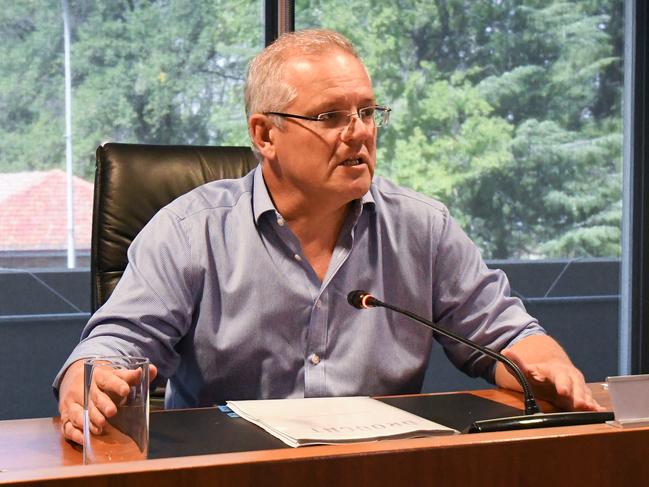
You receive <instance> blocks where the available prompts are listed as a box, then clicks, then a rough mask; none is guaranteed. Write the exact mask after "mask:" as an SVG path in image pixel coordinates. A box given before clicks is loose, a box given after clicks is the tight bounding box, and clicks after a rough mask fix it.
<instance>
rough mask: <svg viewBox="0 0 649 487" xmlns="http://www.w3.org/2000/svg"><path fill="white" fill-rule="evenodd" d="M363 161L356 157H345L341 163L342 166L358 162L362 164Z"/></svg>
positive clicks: (353, 164)
mask: <svg viewBox="0 0 649 487" xmlns="http://www.w3.org/2000/svg"><path fill="white" fill-rule="evenodd" d="M362 163H363V161H362V160H361V159H360V158H358V159H347V160H345V161H343V162H342V163H341V165H343V166H358V165H359V164H362Z"/></svg>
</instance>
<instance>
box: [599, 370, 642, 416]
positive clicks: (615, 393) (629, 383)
mask: <svg viewBox="0 0 649 487" xmlns="http://www.w3.org/2000/svg"><path fill="white" fill-rule="evenodd" d="M606 383H607V384H608V392H609V395H610V397H611V403H612V404H613V413H614V414H615V420H614V421H607V424H610V425H612V426H616V427H618V428H637V427H640V426H649V374H643V375H620V376H613V377H607V378H606Z"/></svg>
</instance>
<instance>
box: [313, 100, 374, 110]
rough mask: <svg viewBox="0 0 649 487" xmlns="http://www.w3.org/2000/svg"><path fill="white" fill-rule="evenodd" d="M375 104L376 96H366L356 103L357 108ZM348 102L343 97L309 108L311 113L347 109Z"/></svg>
mask: <svg viewBox="0 0 649 487" xmlns="http://www.w3.org/2000/svg"><path fill="white" fill-rule="evenodd" d="M373 105H376V98H373V97H372V98H366V99H363V100H361V101H360V102H359V103H358V106H357V108H365V107H369V106H373ZM349 108H350V107H349V102H348V101H347V100H345V99H344V98H340V99H338V100H328V101H323V102H321V103H318V104H317V105H315V106H314V107H313V108H311V109H309V111H310V112H313V113H326V112H337V111H345V110H349Z"/></svg>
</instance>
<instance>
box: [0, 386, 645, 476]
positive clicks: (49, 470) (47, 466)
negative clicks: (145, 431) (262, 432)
mask: <svg viewBox="0 0 649 487" xmlns="http://www.w3.org/2000/svg"><path fill="white" fill-rule="evenodd" d="M592 387H593V390H594V392H595V394H596V396H597V397H599V399H600V401H603V402H606V400H607V399H606V393H605V391H604V390H603V388H602V385H601V384H595V385H593V386H592ZM474 393H475V394H476V395H479V396H481V397H485V398H488V399H492V400H497V401H499V402H502V403H504V404H507V405H511V406H514V407H521V401H520V397H519V395H518V394H516V393H513V392H510V391H503V390H498V389H493V390H485V391H476V392H474ZM154 414H156V413H154ZM159 414H164V412H162V413H159ZM81 462H82V457H81V451H80V450H79V449H75V448H73V447H72V446H71V445H70V444H68V443H67V442H65V441H64V440H62V439H61V436H60V433H59V419H58V418H43V419H26V420H12V421H2V422H0V470H1V471H2V473H0V484H9V483H18V484H20V485H47V486H50V485H51V486H55V485H66V486H68V485H69V486H77V485H93V486H111V485H115V486H127V485H137V486H142V487H147V486H156V487H162V486H178V485H225V486H237V485H246V486H257V485H282V486H287V485H299V486H309V487H310V486H314V485H334V486H336V487H339V486H342V485H372V486H374V485H391V486H399V487H400V486H409V485H440V486H456V485H457V486H472V485H481V486H483V485H487V486H489V485H494V486H534V485H543V486H557V485H570V486H583V485H598V486H599V485H611V486H624V487H627V486H636V485H637V486H649V428H637V429H624V430H622V429H618V428H614V427H611V426H608V425H605V424H597V425H584V426H573V427H563V428H546V429H536V430H525V431H510V432H497V433H481V434H473V435H455V436H442V437H432V438H416V439H410V440H388V441H380V442H371V443H370V442H368V443H356V444H350V445H338V446H314V447H306V448H298V449H277V450H266V451H253V452H244V453H225V454H216V455H202V456H190V457H176V458H167V459H156V460H144V461H136V462H124V463H116V464H110V465H91V466H83V465H81Z"/></svg>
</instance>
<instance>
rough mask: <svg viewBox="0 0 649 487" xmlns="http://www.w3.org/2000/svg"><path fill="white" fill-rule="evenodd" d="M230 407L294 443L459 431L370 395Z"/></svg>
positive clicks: (244, 403)
mask: <svg viewBox="0 0 649 487" xmlns="http://www.w3.org/2000/svg"><path fill="white" fill-rule="evenodd" d="M227 405H228V406H229V407H230V409H231V410H232V411H234V412H235V413H237V414H238V415H239V416H241V417H242V418H244V419H247V420H248V421H250V422H252V423H254V424H256V425H257V426H260V427H261V428H263V429H265V430H266V431H267V432H269V433H270V434H272V435H274V436H275V437H277V438H279V439H280V440H282V441H283V442H284V443H286V444H287V445H289V446H292V447H297V446H304V445H317V444H334V443H351V442H357V441H373V440H382V439H386V438H414V437H418V436H432V435H449V434H456V433H458V431H456V430H454V429H452V428H448V427H446V426H443V425H441V424H438V423H434V422H433V421H429V420H427V419H424V418H420V417H419V416H415V415H414V414H411V413H409V412H407V411H403V410H401V409H399V408H396V407H394V406H390V405H388V404H385V403H382V402H381V401H377V400H376V399H372V398H370V397H313V398H303V399H268V400H259V401H228V402H227Z"/></svg>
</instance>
